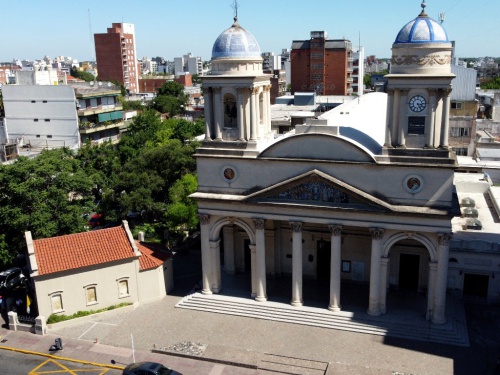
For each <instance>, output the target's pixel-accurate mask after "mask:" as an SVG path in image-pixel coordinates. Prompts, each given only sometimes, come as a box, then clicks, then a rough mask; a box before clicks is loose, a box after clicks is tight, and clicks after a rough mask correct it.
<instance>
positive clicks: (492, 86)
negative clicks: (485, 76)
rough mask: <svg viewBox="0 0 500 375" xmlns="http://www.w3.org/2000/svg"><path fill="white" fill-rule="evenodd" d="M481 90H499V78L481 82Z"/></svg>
mask: <svg viewBox="0 0 500 375" xmlns="http://www.w3.org/2000/svg"><path fill="white" fill-rule="evenodd" d="M481 88H482V89H483V90H499V89H500V77H497V78H494V79H490V80H488V81H486V82H482V83H481Z"/></svg>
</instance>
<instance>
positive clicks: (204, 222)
mask: <svg viewBox="0 0 500 375" xmlns="http://www.w3.org/2000/svg"><path fill="white" fill-rule="evenodd" d="M196 216H198V219H199V220H200V224H201V225H207V224H208V222H209V221H210V215H206V214H198V215H196Z"/></svg>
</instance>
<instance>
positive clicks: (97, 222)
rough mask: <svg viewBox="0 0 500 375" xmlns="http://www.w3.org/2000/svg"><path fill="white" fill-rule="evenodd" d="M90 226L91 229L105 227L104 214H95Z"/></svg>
mask: <svg viewBox="0 0 500 375" xmlns="http://www.w3.org/2000/svg"><path fill="white" fill-rule="evenodd" d="M88 226H89V227H91V228H95V227H102V226H104V216H103V215H102V214H93V215H92V216H91V217H90V219H89V222H88Z"/></svg>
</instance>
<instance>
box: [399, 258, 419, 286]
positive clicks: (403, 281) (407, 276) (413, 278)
mask: <svg viewBox="0 0 500 375" xmlns="http://www.w3.org/2000/svg"><path fill="white" fill-rule="evenodd" d="M419 264H420V255H416V254H400V258H399V289H400V290H401V289H403V290H409V291H415V292H416V291H417V290H418V276H419Z"/></svg>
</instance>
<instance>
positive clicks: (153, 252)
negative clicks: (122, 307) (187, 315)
mask: <svg viewBox="0 0 500 375" xmlns="http://www.w3.org/2000/svg"><path fill="white" fill-rule="evenodd" d="M25 237H26V245H27V255H28V258H29V269H30V274H31V280H32V281H33V283H34V288H35V290H36V297H37V300H36V303H37V306H38V312H39V316H43V317H44V318H45V319H47V318H48V317H49V316H50V315H52V314H56V315H58V314H59V315H60V314H65V315H72V314H75V313H76V312H77V311H88V310H99V309H104V308H106V307H110V306H115V305H118V304H121V303H130V304H137V303H143V302H149V301H155V300H158V299H161V298H163V297H164V296H165V295H166V294H167V293H168V292H169V291H171V290H172V289H173V287H174V284H173V272H172V259H171V256H172V254H171V253H169V252H165V251H160V250H159V249H158V248H157V247H156V246H154V245H151V244H148V243H145V242H143V241H144V240H142V241H135V240H134V239H133V237H132V233H131V232H130V229H129V227H128V223H127V222H126V221H124V222H123V223H122V225H121V226H118V227H114V228H108V229H100V230H93V231H89V232H83V233H76V234H70V235H66V236H59V237H52V238H40V239H33V238H32V235H31V232H26V233H25Z"/></svg>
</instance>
